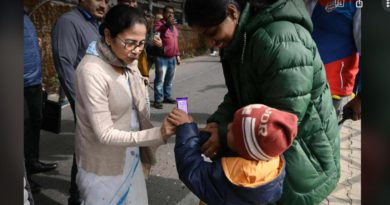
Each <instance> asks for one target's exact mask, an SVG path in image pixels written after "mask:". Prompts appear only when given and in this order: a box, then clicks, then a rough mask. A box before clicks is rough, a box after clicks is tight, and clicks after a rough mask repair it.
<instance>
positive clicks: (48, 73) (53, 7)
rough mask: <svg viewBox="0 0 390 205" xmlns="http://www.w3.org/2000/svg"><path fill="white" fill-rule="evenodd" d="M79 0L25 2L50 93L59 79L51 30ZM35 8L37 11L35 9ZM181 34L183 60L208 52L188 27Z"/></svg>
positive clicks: (45, 85) (180, 27) (181, 27)
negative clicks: (34, 30) (54, 60)
mask: <svg viewBox="0 0 390 205" xmlns="http://www.w3.org/2000/svg"><path fill="white" fill-rule="evenodd" d="M76 2H77V0H61V1H53V0H51V1H47V0H24V6H25V7H26V8H27V9H28V10H29V11H30V12H31V11H32V10H33V13H31V15H30V18H31V20H32V22H33V23H34V25H35V27H36V29H37V32H38V36H39V37H40V38H41V39H42V61H43V62H42V64H43V81H44V87H45V88H46V89H47V90H48V91H49V92H56V91H57V89H58V85H59V83H58V78H57V73H56V71H55V68H54V63H53V56H52V51H51V30H52V28H53V26H54V24H55V21H56V19H57V18H58V17H59V16H61V15H62V14H63V13H65V12H67V11H69V10H71V9H72V8H74V7H75V6H76V5H77V3H76ZM34 8H35V9H34ZM178 29H179V32H180V38H179V46H180V50H181V54H182V57H183V58H186V57H193V56H196V55H200V54H203V53H204V52H206V50H207V49H206V43H205V40H204V39H203V38H200V37H199V36H198V35H197V34H196V33H194V32H192V31H191V29H190V28H189V27H188V26H182V25H179V26H178Z"/></svg>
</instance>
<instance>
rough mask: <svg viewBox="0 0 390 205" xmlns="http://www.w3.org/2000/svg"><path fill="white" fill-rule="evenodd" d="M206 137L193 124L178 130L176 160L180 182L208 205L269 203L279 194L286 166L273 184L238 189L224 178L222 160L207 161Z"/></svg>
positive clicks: (184, 125) (275, 199)
mask: <svg viewBox="0 0 390 205" xmlns="http://www.w3.org/2000/svg"><path fill="white" fill-rule="evenodd" d="M208 137H209V135H208V134H206V133H202V132H201V133H199V131H198V128H197V125H196V124H195V123H190V124H189V123H186V124H183V125H181V126H178V127H177V130H176V144H175V159H176V167H177V172H178V173H179V178H180V180H181V181H182V182H183V183H184V184H185V185H186V186H187V187H188V188H189V189H190V190H191V191H192V192H193V193H194V194H195V195H196V196H197V197H199V198H200V199H201V200H202V201H204V202H205V203H206V204H208V205H224V204H226V205H227V204H231V205H233V204H234V205H244V204H248V205H249V204H251V205H252V204H269V203H273V202H276V201H277V200H278V199H279V198H280V197H281V195H282V187H283V180H284V176H285V170H284V169H285V165H283V168H282V171H281V174H280V175H279V176H277V177H276V178H274V179H273V180H272V181H270V182H268V183H266V184H263V185H261V186H258V187H256V188H248V187H239V186H236V185H234V184H233V183H231V182H230V181H229V180H228V178H227V177H226V176H225V173H224V170H223V168H222V165H221V159H217V160H215V161H214V162H212V163H210V162H206V161H204V160H203V157H202V156H201V151H200V146H201V145H202V143H203V142H205V141H206V140H207V138H208Z"/></svg>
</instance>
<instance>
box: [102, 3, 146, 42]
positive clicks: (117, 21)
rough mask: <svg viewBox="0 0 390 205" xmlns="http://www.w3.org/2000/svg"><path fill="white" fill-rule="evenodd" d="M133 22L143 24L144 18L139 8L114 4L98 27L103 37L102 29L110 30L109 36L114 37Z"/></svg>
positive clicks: (131, 25) (144, 22)
mask: <svg viewBox="0 0 390 205" xmlns="http://www.w3.org/2000/svg"><path fill="white" fill-rule="evenodd" d="M135 24H144V25H145V26H146V20H145V18H144V16H143V14H142V12H140V10H139V9H136V8H132V7H129V6H127V5H121V4H119V5H116V6H114V7H112V8H111V9H110V10H109V11H108V12H107V14H106V16H105V17H104V20H103V22H102V24H100V27H99V33H100V35H102V36H103V37H104V29H105V28H107V29H108V30H109V31H110V36H111V37H112V38H115V37H116V36H117V35H118V34H119V33H121V32H123V31H124V30H126V29H129V28H132V27H133V26H134V25H135Z"/></svg>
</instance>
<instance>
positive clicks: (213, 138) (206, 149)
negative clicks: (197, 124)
mask: <svg viewBox="0 0 390 205" xmlns="http://www.w3.org/2000/svg"><path fill="white" fill-rule="evenodd" d="M200 131H203V132H209V133H210V138H209V139H208V140H207V141H206V142H205V143H204V144H203V145H202V147H201V151H202V153H203V154H204V155H206V156H207V157H208V158H214V157H215V156H216V155H217V154H218V152H219V149H220V147H221V145H220V144H219V134H218V124H217V123H215V122H211V123H208V124H207V125H206V127H205V128H202V129H200Z"/></svg>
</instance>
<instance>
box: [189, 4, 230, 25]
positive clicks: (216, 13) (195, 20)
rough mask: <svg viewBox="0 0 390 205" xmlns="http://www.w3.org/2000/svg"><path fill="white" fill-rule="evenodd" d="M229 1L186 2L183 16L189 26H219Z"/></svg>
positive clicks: (224, 16)
mask: <svg viewBox="0 0 390 205" xmlns="http://www.w3.org/2000/svg"><path fill="white" fill-rule="evenodd" d="M229 1H230V0H212V1H210V0H187V1H186V3H185V6H184V14H185V18H186V21H187V23H188V25H189V26H194V25H196V26H201V27H212V26H215V25H218V24H220V23H221V22H222V21H223V20H224V19H225V18H226V16H227V13H226V7H227V5H228V3H229Z"/></svg>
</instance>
